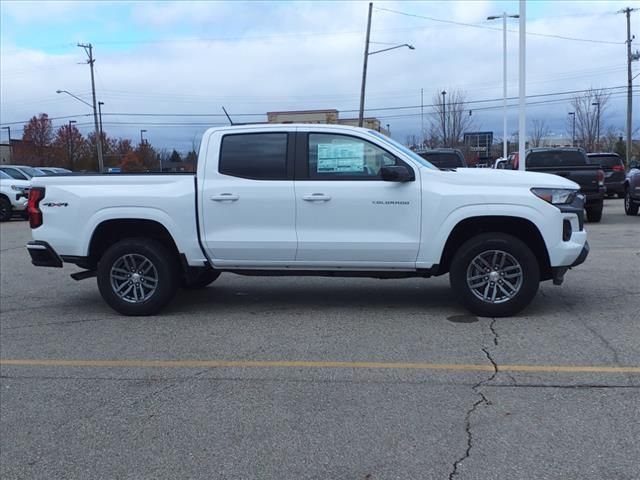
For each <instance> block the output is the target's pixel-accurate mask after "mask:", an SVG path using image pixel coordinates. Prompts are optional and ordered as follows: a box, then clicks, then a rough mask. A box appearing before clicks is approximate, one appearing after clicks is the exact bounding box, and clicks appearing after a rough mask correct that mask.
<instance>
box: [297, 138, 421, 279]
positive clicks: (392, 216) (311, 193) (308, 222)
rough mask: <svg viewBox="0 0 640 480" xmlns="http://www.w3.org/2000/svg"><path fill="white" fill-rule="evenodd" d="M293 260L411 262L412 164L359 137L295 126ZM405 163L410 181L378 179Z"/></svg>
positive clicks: (414, 227) (417, 204) (370, 264)
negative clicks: (385, 170)
mask: <svg viewBox="0 0 640 480" xmlns="http://www.w3.org/2000/svg"><path fill="white" fill-rule="evenodd" d="M296 145H297V155H296V161H297V162H298V163H297V164H296V182H295V195H296V207H297V208H296V230H297V234H298V253H297V255H296V261H297V262H300V263H309V264H316V262H319V263H318V266H322V265H325V266H333V265H335V266H343V267H345V268H349V267H351V268H358V267H362V268H401V267H404V268H414V267H415V261H416V258H417V254H418V248H419V244H420V222H421V189H420V181H419V178H416V176H417V175H419V171H418V170H417V169H415V168H413V167H412V166H410V165H408V164H407V163H405V162H403V161H402V160H400V159H398V158H397V157H395V156H394V155H393V154H391V153H389V152H388V151H386V150H385V149H383V148H382V147H380V146H378V145H375V144H373V143H372V142H370V141H368V140H365V139H364V138H361V137H357V136H351V135H345V134H334V133H326V132H325V133H320V132H318V133H315V132H313V131H312V130H311V131H308V132H300V133H298V137H297V140H296ZM383 166H404V167H406V168H407V169H408V171H409V172H410V173H412V174H413V177H414V180H413V181H406V182H393V181H385V180H383V179H382V173H381V169H382V167H383Z"/></svg>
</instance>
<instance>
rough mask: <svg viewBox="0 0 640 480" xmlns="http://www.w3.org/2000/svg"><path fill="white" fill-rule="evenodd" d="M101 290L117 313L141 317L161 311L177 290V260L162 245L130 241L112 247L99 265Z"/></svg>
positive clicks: (132, 239)
mask: <svg viewBox="0 0 640 480" xmlns="http://www.w3.org/2000/svg"><path fill="white" fill-rule="evenodd" d="M97 278H98V289H99V290H100V294H101V295H102V298H103V299H104V300H105V302H107V304H108V305H109V306H110V307H111V308H113V309H114V310H115V311H116V312H118V313H121V314H123V315H131V316H142V315H153V314H155V313H157V312H159V311H160V310H161V309H162V308H163V307H164V306H165V305H167V304H168V303H169V301H170V300H171V299H172V298H173V296H174V295H175V293H176V290H177V288H178V279H179V276H178V274H177V266H176V259H175V258H174V255H173V254H172V253H171V252H170V251H169V250H168V249H167V248H166V247H165V246H164V245H162V244H161V243H160V242H157V241H156V240H153V239H149V238H127V239H124V240H121V241H119V242H118V243H116V244H114V245H112V246H111V247H109V249H107V251H106V252H105V253H104V255H103V256H102V258H101V259H100V262H99V263H98V272H97Z"/></svg>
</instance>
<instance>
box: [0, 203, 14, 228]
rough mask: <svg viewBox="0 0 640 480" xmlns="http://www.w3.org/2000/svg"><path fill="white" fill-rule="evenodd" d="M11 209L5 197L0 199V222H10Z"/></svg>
mask: <svg viewBox="0 0 640 480" xmlns="http://www.w3.org/2000/svg"><path fill="white" fill-rule="evenodd" d="M12 214H13V208H12V207H11V202H10V201H9V199H8V198H7V197H0V222H8V221H9V220H11V215H12Z"/></svg>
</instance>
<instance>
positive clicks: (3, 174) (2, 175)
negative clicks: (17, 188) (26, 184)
mask: <svg viewBox="0 0 640 480" xmlns="http://www.w3.org/2000/svg"><path fill="white" fill-rule="evenodd" d="M0 178H2V179H3V180H6V179H9V180H11V179H12V178H13V177H11V176H10V175H7V174H6V173H4V172H3V171H2V170H0Z"/></svg>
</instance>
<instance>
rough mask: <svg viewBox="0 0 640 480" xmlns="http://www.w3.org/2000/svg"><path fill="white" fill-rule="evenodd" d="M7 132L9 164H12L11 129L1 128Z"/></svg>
mask: <svg viewBox="0 0 640 480" xmlns="http://www.w3.org/2000/svg"><path fill="white" fill-rule="evenodd" d="M2 128H3V129H6V130H7V134H8V135H9V163H13V145H11V127H2Z"/></svg>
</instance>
